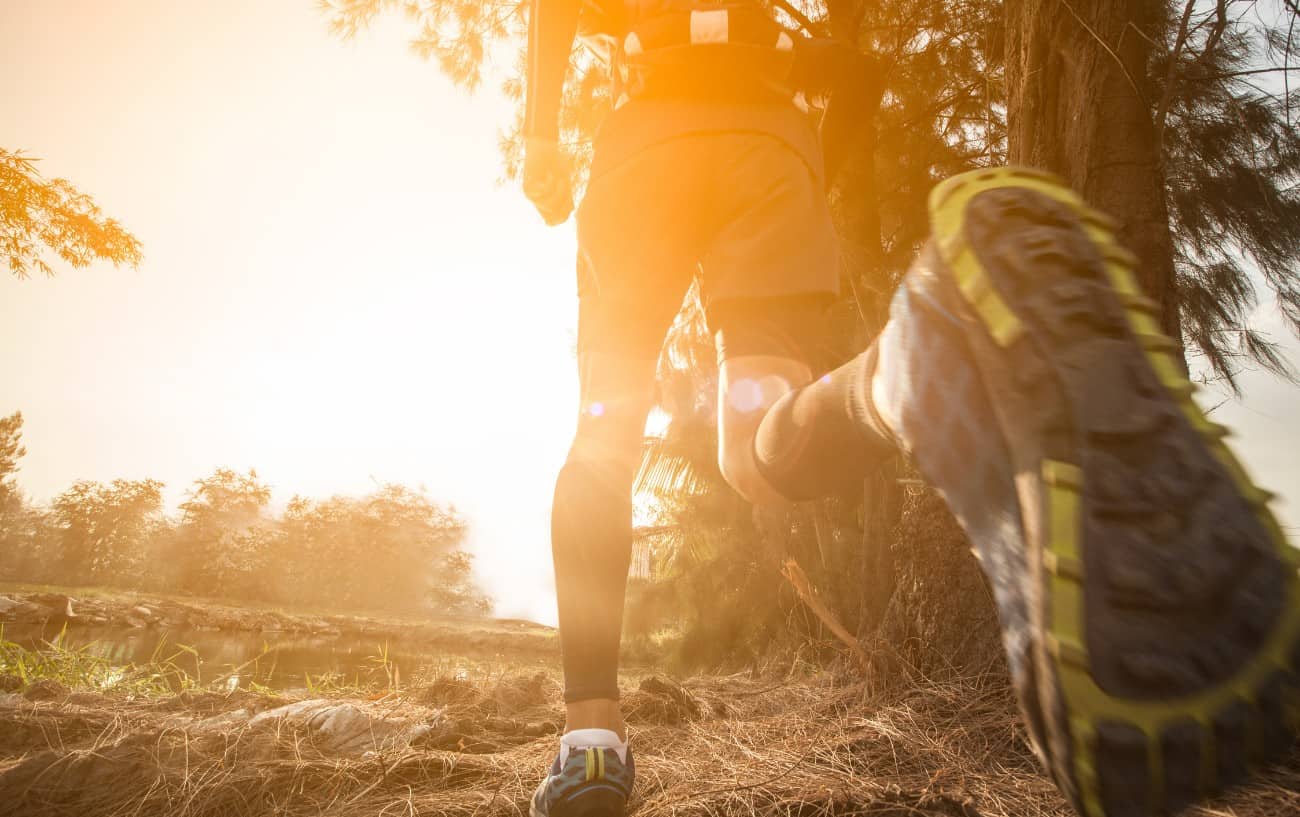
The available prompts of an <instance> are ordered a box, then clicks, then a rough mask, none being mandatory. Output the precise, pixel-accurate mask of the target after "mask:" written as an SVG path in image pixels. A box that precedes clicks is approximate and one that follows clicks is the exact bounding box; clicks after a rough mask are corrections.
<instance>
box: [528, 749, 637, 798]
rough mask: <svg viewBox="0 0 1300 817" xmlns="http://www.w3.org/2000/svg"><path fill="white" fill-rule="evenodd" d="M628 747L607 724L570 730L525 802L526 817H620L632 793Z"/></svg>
mask: <svg viewBox="0 0 1300 817" xmlns="http://www.w3.org/2000/svg"><path fill="white" fill-rule="evenodd" d="M633 775H634V764H633V762H632V749H631V748H630V747H629V746H628V745H627V744H626V743H625V742H623V741H621V740H619V738H618V735H617V734H616V733H614V732H611V731H610V730H608V729H575V730H574V731H572V732H569V733H568V734H566V735H565V736H564V737H562V738H560V753H559V755H557V756H556V758H555V762H554V763H552V764H551V769H550V772H549V773H548V774H547V775H546V779H545V780H543V781H542V784H541V785H540V786H538V787H537V791H536V793H534V794H533V799H532V802H531V803H530V804H529V807H528V813H529V815H530V817H623V814H624V810H625V809H626V807H627V799H628V797H629V796H630V795H631V794H632V778H633Z"/></svg>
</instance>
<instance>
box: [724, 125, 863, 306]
mask: <svg viewBox="0 0 1300 817" xmlns="http://www.w3.org/2000/svg"><path fill="white" fill-rule="evenodd" d="M710 145H711V149H712V152H713V155H712V157H711V161H710V162H709V166H710V167H711V169H712V170H711V173H712V177H711V179H710V181H709V193H710V197H711V206H710V208H709V213H710V216H711V218H712V223H711V224H710V233H709V235H708V236H707V239H706V242H705V248H704V251H703V254H702V256H701V267H702V271H703V278H702V288H701V291H702V293H703V295H704V298H705V304H706V306H707V305H711V304H713V303H715V302H718V301H722V300H728V299H734V298H770V297H787V296H816V295H821V296H834V295H835V294H837V293H838V292H839V259H838V239H837V237H836V235H835V228H834V226H833V225H832V223H831V217H830V209H829V207H828V206H827V203H826V195H825V193H824V191H823V190H822V186H821V184H820V183H819V181H818V177H817V176H816V175H815V174H814V172H813V171H812V169H811V168H809V167H808V165H807V164H806V162H805V160H804V158H803V157H802V156H801V155H800V154H799V153H797V152H795V151H794V150H793V149H792V148H790V147H789V146H788V145H786V144H785V143H784V142H783V141H781V140H780V139H778V138H776V137H775V136H769V135H766V134H761V133H730V134H719V135H718V136H717V137H715V138H714V139H713V140H711V142H710Z"/></svg>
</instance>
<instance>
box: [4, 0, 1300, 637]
mask: <svg viewBox="0 0 1300 817" xmlns="http://www.w3.org/2000/svg"><path fill="white" fill-rule="evenodd" d="M0 30H3V31H4V40H5V46H6V48H5V50H4V52H3V53H0V99H3V100H4V102H3V105H0V146H4V147H6V148H8V149H11V150H12V149H22V150H24V151H25V152H26V153H27V154H28V155H30V156H33V157H39V158H40V159H41V162H40V165H39V167H40V169H41V171H42V172H43V173H44V174H45V175H46V176H48V177H55V176H61V177H65V178H68V179H70V180H72V181H73V182H74V183H75V184H76V185H78V186H79V187H80V188H81V189H82V190H84V191H86V192H88V193H90V194H91V195H92V196H94V198H95V199H96V201H97V202H98V203H99V204H100V205H101V206H102V207H103V208H104V210H105V211H106V212H107V213H109V214H110V215H112V216H113V217H115V218H117V219H118V220H120V221H121V222H122V223H123V224H124V225H125V226H127V227H128V228H129V229H130V230H131V231H132V232H133V233H134V234H135V235H136V236H137V237H138V238H139V239H140V240H141V241H142V243H143V245H144V253H145V260H144V263H143V264H141V265H140V268H139V269H138V270H123V269H113V268H112V267H108V266H96V267H93V268H91V269H85V270H69V269H67V268H65V267H60V268H59V270H58V275H57V277H55V278H52V279H46V278H32V279H29V280H26V281H17V280H14V279H12V278H0V413H4V414H7V413H9V412H11V411H14V410H22V412H23V415H24V418H25V435H24V439H25V442H26V445H27V449H28V455H27V457H26V459H25V460H24V461H23V462H22V471H21V472H20V474H19V480H20V485H21V486H22V487H23V489H24V490H26V491H27V492H28V493H29V495H30V496H31V497H32V498H33V499H35V500H36V501H40V502H43V501H47V500H49V499H50V498H52V497H54V496H55V495H57V494H58V493H59V492H60V491H62V490H63V489H65V488H66V487H67V486H68V485H70V484H71V483H72V482H73V481H74V480H77V479H91V480H105V481H106V480H111V479H114V478H118V477H122V478H128V479H142V478H146V477H148V478H155V479H160V480H163V481H164V482H166V483H167V486H168V488H167V498H168V501H169V502H170V503H172V504H174V503H175V502H177V501H179V500H180V499H181V498H182V497H183V496H184V493H185V491H186V489H187V488H188V486H189V485H190V484H191V483H192V482H193V480H195V479H197V478H199V477H201V476H204V475H206V474H209V473H211V472H212V470H213V469H215V468H217V467H231V468H236V469H241V470H242V469H247V468H256V469H257V472H258V474H259V475H260V476H261V477H262V478H263V479H264V480H265V481H266V482H268V483H269V484H270V485H271V486H272V488H273V492H274V502H276V503H278V504H283V503H284V502H286V501H287V500H288V499H289V498H290V497H291V496H292V495H294V494H302V495H306V496H313V497H326V496H331V495H334V494H350V495H358V494H364V493H366V492H369V491H371V490H373V489H374V488H375V487H376V486H377V485H378V484H380V483H385V482H399V483H403V484H407V485H412V486H423V487H424V488H425V489H426V490H427V491H428V493H429V495H430V496H431V497H432V498H434V499H436V500H438V501H443V502H449V503H453V504H454V505H455V506H456V507H457V508H458V509H459V510H460V511H461V512H462V513H464V514H465V515H466V517H467V518H468V519H469V521H470V523H471V533H470V540H469V545H470V547H471V549H472V550H473V551H474V553H475V554H476V556H477V565H478V574H479V578H480V580H481V581H482V583H483V584H484V585H485V587H486V588H487V589H488V591H489V592H490V593H492V594H493V595H494V597H495V599H496V603H497V608H496V611H497V613H498V614H500V615H506V616H520V617H527V618H532V619H534V620H538V621H543V622H554V620H555V608H554V604H555V602H554V593H553V590H552V586H551V567H550V546H549V521H548V519H549V503H550V497H551V490H552V487H553V484H554V475H555V473H556V472H557V470H558V468H559V466H560V464H561V462H562V461H563V458H564V453H565V450H566V448H567V446H568V441H569V437H570V435H571V433H572V429H573V421H574V417H575V416H576V410H577V399H576V398H577V394H576V391H577V383H576V376H575V373H574V369H575V364H574V359H573V351H572V349H573V331H574V323H575V318H576V301H575V297H574V261H573V258H574V252H575V247H574V233H573V229H572V225H571V223H570V224H569V225H566V226H564V227H561V228H557V229H548V228H546V227H545V226H543V224H542V222H541V220H540V219H539V218H538V217H537V216H536V215H535V214H534V212H533V211H532V209H531V207H530V205H528V203H527V202H526V201H525V200H524V199H523V197H522V196H521V195H520V194H519V193H518V191H517V190H516V189H515V188H514V187H513V186H511V185H502V184H500V183H499V179H500V176H501V161H500V156H499V154H498V150H497V138H498V134H499V132H500V130H501V129H502V128H503V127H504V126H506V125H507V124H508V122H509V121H510V117H511V109H510V105H509V103H507V102H506V101H505V100H504V99H502V98H501V97H500V95H499V94H497V93H496V92H495V90H494V89H493V88H491V87H489V88H486V89H485V90H484V91H483V92H480V93H479V94H478V95H476V96H474V97H469V96H467V95H465V94H464V93H462V92H460V91H458V90H456V89H454V88H453V87H452V86H451V84H450V83H449V82H448V81H447V80H446V79H445V78H444V77H443V76H442V75H441V74H440V73H439V72H438V70H437V68H436V66H435V65H434V64H432V63H429V62H425V61H423V60H421V59H420V58H418V57H417V56H415V55H414V54H412V53H411V52H410V50H409V49H408V48H407V45H406V43H407V40H408V39H409V37H410V35H411V33H412V32H411V30H410V28H409V27H408V24H407V23H406V21H405V20H404V19H402V18H401V16H400V15H396V14H390V15H389V16H388V17H386V18H381V19H380V21H379V22H378V24H377V25H376V26H375V27H374V28H373V29H372V30H370V31H368V32H366V33H364V34H362V35H361V36H359V37H358V38H356V39H355V40H353V41H349V42H343V41H340V40H339V39H337V38H335V37H333V36H331V35H330V34H329V33H328V31H327V26H326V20H325V18H324V17H323V15H322V14H321V13H320V12H319V11H318V10H317V8H316V3H315V1H314V0H277V2H274V3H267V2H260V1H258V0H227V1H226V2H222V3H200V2H197V0H129V1H128V0H122V2H114V3H90V2H73V1H72V0H0ZM1255 320H1257V321H1258V322H1259V323H1260V324H1261V325H1263V326H1266V327H1271V328H1274V329H1275V330H1276V336H1277V337H1279V338H1285V332H1283V331H1281V328H1280V322H1279V321H1278V319H1277V316H1276V313H1275V311H1274V310H1273V309H1272V307H1271V306H1267V305H1266V306H1263V307H1261V308H1260V309H1259V310H1258V311H1257V314H1256V316H1255ZM1288 348H1289V349H1290V351H1291V353H1292V357H1293V359H1295V360H1300V355H1298V354H1296V351H1297V350H1296V345H1295V344H1294V343H1293V342H1290V341H1288ZM1244 382H1245V385H1246V391H1247V398H1246V400H1245V401H1244V402H1241V403H1228V404H1225V405H1223V406H1221V407H1220V408H1218V409H1217V410H1216V411H1215V412H1214V416H1215V418H1216V419H1218V420H1220V421H1221V422H1227V423H1229V424H1231V425H1234V426H1236V427H1238V429H1239V432H1240V433H1239V443H1238V446H1237V449H1238V451H1239V453H1240V454H1241V455H1242V457H1243V459H1244V460H1245V461H1246V463H1247V465H1248V468H1249V470H1251V471H1252V472H1253V473H1255V474H1256V475H1257V477H1258V478H1259V479H1260V481H1262V482H1263V483H1264V484H1265V485H1267V486H1269V487H1271V488H1273V489H1274V490H1277V491H1279V492H1280V493H1281V494H1282V495H1283V497H1284V499H1283V503H1282V506H1281V510H1282V512H1283V518H1284V520H1287V521H1290V520H1292V519H1293V518H1295V517H1296V514H1295V513H1293V511H1292V508H1293V507H1295V506H1294V502H1295V501H1300V464H1298V463H1297V462H1296V459H1297V456H1296V454H1297V452H1298V451H1300V428H1297V425H1298V424H1297V423H1296V422H1295V420H1296V407H1297V405H1300V403H1298V402H1297V391H1296V389H1295V387H1294V386H1290V385H1287V384H1283V383H1281V382H1279V381H1277V380H1275V379H1272V378H1270V377H1268V376H1267V375H1262V374H1250V375H1247V376H1246V377H1245V379H1244ZM1215 402H1217V401H1215ZM1288 500H1290V501H1291V504H1288Z"/></svg>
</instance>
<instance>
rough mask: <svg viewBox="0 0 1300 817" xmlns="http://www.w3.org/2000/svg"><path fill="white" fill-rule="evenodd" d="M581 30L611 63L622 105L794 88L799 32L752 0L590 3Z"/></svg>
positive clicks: (593, 0)
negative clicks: (653, 98) (650, 98)
mask: <svg viewBox="0 0 1300 817" xmlns="http://www.w3.org/2000/svg"><path fill="white" fill-rule="evenodd" d="M579 34H580V36H581V37H582V39H583V41H584V42H585V43H587V44H588V45H589V46H590V47H592V49H593V50H594V51H595V52H596V53H597V55H598V56H600V57H601V58H602V59H604V60H606V61H607V63H608V65H609V67H610V72H611V76H612V79H613V82H614V98H615V107H618V106H621V105H622V104H623V103H625V102H627V101H628V100H629V99H632V98H636V97H640V96H676V97H683V96H686V97H691V96H708V95H713V96H745V95H754V94H769V95H770V94H771V93H772V92H773V91H777V92H788V93H787V94H786V95H787V96H788V95H792V93H793V92H792V91H790V90H789V89H788V87H786V86H787V85H788V81H789V79H790V75H791V69H792V66H793V65H794V52H795V36H794V35H792V34H791V33H790V32H788V31H787V30H786V29H785V28H784V27H782V26H781V25H780V24H779V23H777V22H776V20H774V19H772V17H771V16H770V15H769V14H768V13H767V11H766V10H765V9H763V8H762V7H761V6H760V5H759V4H758V3H757V2H753V1H752V0H750V2H746V1H745V0H719V1H715V2H710V1H709V0H604V1H603V2H602V0H588V2H587V3H586V5H585V6H584V8H583V13H582V17H581V18H580V23H579Z"/></svg>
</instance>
